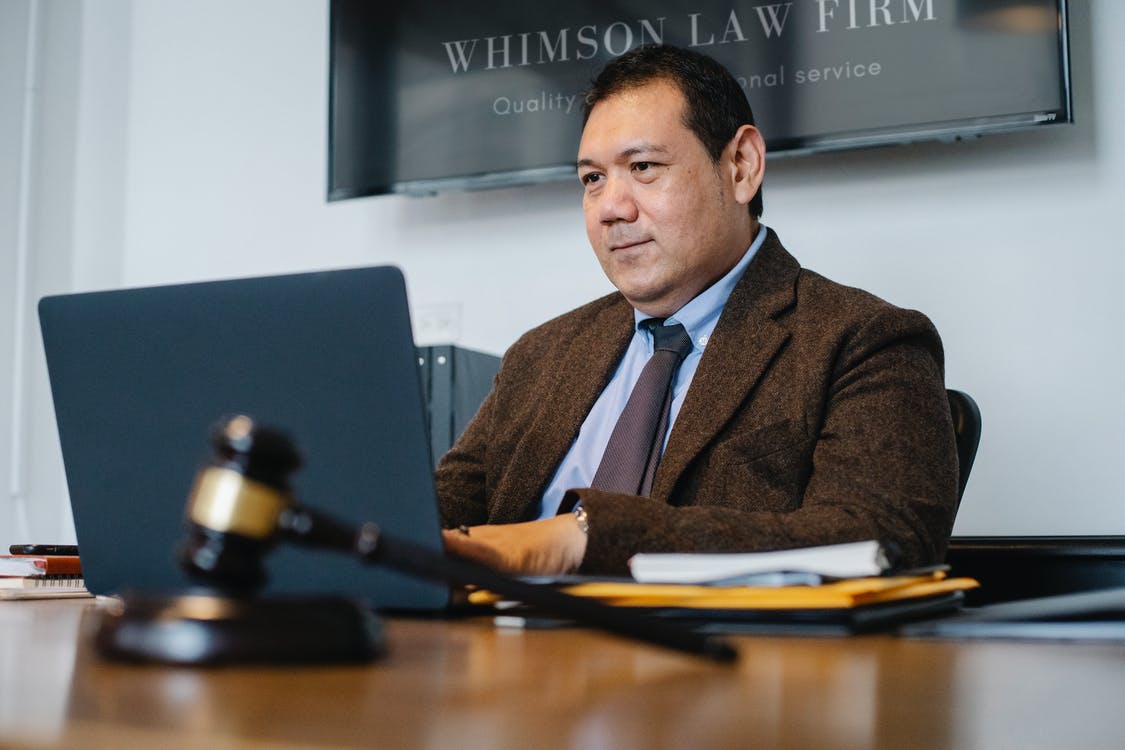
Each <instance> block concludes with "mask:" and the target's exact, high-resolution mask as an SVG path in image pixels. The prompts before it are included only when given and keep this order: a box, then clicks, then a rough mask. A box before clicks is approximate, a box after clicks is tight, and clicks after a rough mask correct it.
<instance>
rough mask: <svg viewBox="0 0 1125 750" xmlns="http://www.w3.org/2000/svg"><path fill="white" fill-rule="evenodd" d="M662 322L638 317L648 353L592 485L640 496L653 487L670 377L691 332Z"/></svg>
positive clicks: (688, 347) (669, 397)
mask: <svg viewBox="0 0 1125 750" xmlns="http://www.w3.org/2000/svg"><path fill="white" fill-rule="evenodd" d="M661 323H662V321H660V320H658V319H656V318H649V319H648V320H645V321H642V322H641V325H643V326H646V327H647V328H649V329H650V330H651V331H652V338H653V342H654V345H653V353H652V357H650V358H649V360H648V362H647V363H646V364H645V366H644V369H643V370H641V376H640V378H638V379H637V384H636V385H635V386H633V392H632V393H631V394H629V401H628V402H627V403H626V404H625V409H624V411H622V412H621V416H620V417H619V418H618V420H617V424H616V425H615V426H614V428H613V434H611V435H610V436H609V443H608V444H607V445H606V448H605V453H603V454H602V461H601V464H600V465H599V466H598V470H597V472H596V473H595V474H594V481H593V482H591V485H590V486H591V487H596V488H598V489H602V490H608V491H610V492H624V493H628V494H630V495H643V496H647V495H648V494H649V492H650V491H651V490H652V478H653V476H655V474H656V465H657V464H658V463H660V454H661V453H662V452H663V450H664V434H665V433H666V432H667V431H668V414H669V411H670V410H671V407H672V380H673V378H674V377H675V375H676V370H677V369H679V367H680V363H681V362H683V361H684V357H686V356H687V355H688V352H690V351H691V337H690V336H689V335H688V333H687V331H685V330H684V327H683V326H682V325H680V324H678V323H677V324H675V325H670V326H666V325H661Z"/></svg>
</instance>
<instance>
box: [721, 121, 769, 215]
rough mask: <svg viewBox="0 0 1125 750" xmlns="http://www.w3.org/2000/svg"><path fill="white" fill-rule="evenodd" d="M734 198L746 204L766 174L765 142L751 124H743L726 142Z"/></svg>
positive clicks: (755, 192)
mask: <svg viewBox="0 0 1125 750" xmlns="http://www.w3.org/2000/svg"><path fill="white" fill-rule="evenodd" d="M727 153H728V155H729V157H730V161H729V165H730V170H731V178H732V180H733V183H734V198H735V200H737V201H738V202H739V203H742V204H744V205H745V204H748V203H749V202H750V201H751V200H753V199H754V195H755V194H757V192H758V188H759V187H761V185H762V179H763V178H765V176H766V142H765V140H764V139H763V138H762V133H761V131H759V130H758V129H757V128H756V127H754V126H753V125H743V126H742V127H740V128H739V129H738V131H737V132H736V133H735V134H734V137H733V138H731V140H730V143H729V144H727Z"/></svg>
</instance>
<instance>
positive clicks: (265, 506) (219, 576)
mask: <svg viewBox="0 0 1125 750" xmlns="http://www.w3.org/2000/svg"><path fill="white" fill-rule="evenodd" d="M211 446H212V448H213V449H214V456H213V459H212V462H211V463H210V464H209V465H207V466H205V467H204V468H203V469H202V470H200V472H199V474H198V475H197V476H196V478H195V485H194V486H193V487H192V490H191V495H190V496H189V497H188V504H187V526H188V536H187V539H185V540H184V542H183V544H182V545H181V546H180V550H179V562H180V566H181V567H182V568H183V569H184V570H185V571H186V572H187V574H188V575H189V576H190V577H191V578H192V579H193V580H195V581H198V582H200V583H204V584H207V585H209V586H212V587H214V588H218V589H220V590H223V591H225V592H229V593H233V594H249V593H252V592H253V591H255V590H257V589H258V588H260V587H261V586H262V585H263V584H264V583H265V581H266V571H265V565H264V559H265V556H266V553H267V552H269V550H270V548H271V547H272V546H273V543H274V539H275V537H276V534H277V522H278V517H279V516H280V515H281V513H282V512H283V511H284V510H285V509H286V508H288V507H289V506H290V505H291V504H292V502H293V499H292V494H291V492H290V488H289V475H290V474H292V473H293V471H295V470H296V469H297V468H298V467H300V465H301V457H300V454H299V453H298V452H297V449H296V447H295V446H294V444H293V442H292V441H291V440H290V439H289V437H288V436H287V435H285V434H284V433H283V432H280V431H278V430H274V429H271V428H269V427H264V426H260V425H257V424H255V423H254V421H253V420H252V419H251V418H250V417H247V416H235V417H231V418H228V419H225V420H223V421H222V422H220V423H219V424H218V425H216V426H215V428H214V430H213V431H212V433H211Z"/></svg>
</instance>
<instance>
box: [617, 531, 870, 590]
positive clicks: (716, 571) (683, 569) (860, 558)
mask: <svg viewBox="0 0 1125 750" xmlns="http://www.w3.org/2000/svg"><path fill="white" fill-rule="evenodd" d="M890 567H891V565H890V562H889V560H888V559H887V555H886V553H885V551H884V550H883V547H882V545H880V544H879V543H878V542H875V541H867V542H852V543H848V544H831V545H826V546H822V547H802V548H798V549H787V550H778V551H776V552H745V553H743V552H738V553H717V554H716V553H671V554H649V553H643V554H638V555H634V556H633V557H632V559H630V560H629V571H630V572H631V573H632V574H633V579H634V580H636V581H638V582H640V583H695V584H723V585H732V584H739V583H743V582H746V583H750V584H753V583H754V580H753V579H752V578H749V577H750V576H758V575H761V574H772V573H806V574H812V575H816V576H822V577H824V578H863V577H866V576H878V575H882V574H883V573H885V572H886V571H888V570H889V569H890Z"/></svg>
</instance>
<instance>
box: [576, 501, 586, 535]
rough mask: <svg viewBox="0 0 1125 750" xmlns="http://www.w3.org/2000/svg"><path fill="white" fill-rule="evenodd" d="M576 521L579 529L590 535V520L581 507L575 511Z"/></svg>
mask: <svg viewBox="0 0 1125 750" xmlns="http://www.w3.org/2000/svg"><path fill="white" fill-rule="evenodd" d="M574 520H575V521H577V522H578V528H580V529H582V533H583V534H589V533H590V520H589V517H588V516H587V515H586V509H585V508H583V507H582V506H581V505H579V506H578V507H577V508H575V509H574Z"/></svg>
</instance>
